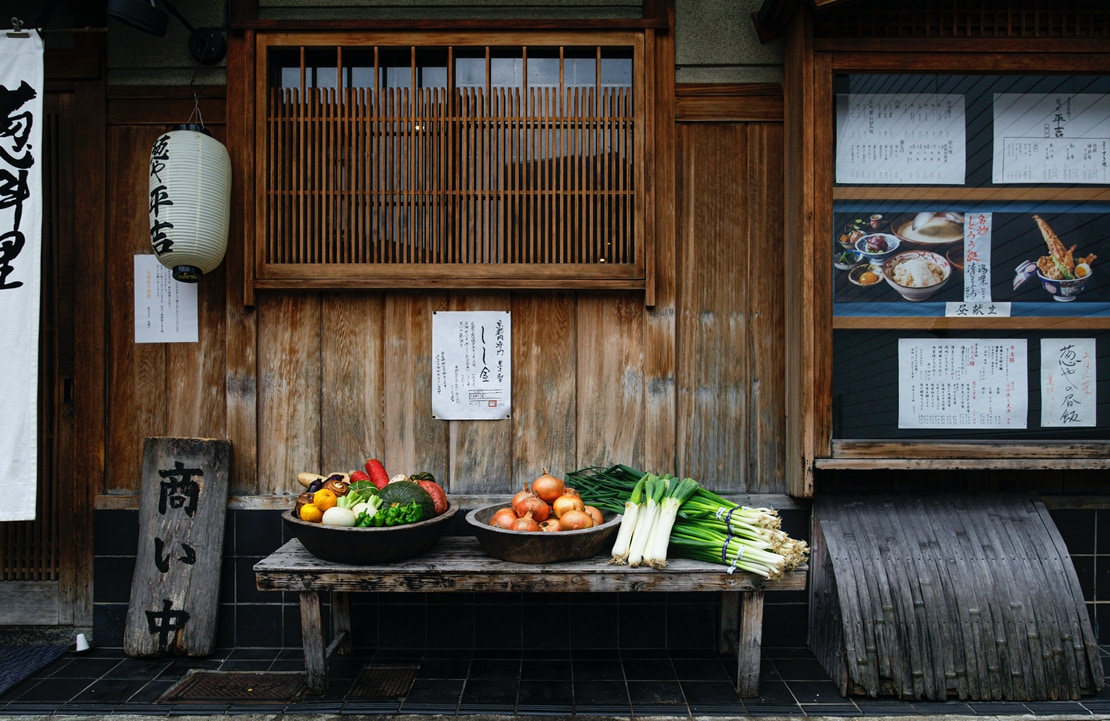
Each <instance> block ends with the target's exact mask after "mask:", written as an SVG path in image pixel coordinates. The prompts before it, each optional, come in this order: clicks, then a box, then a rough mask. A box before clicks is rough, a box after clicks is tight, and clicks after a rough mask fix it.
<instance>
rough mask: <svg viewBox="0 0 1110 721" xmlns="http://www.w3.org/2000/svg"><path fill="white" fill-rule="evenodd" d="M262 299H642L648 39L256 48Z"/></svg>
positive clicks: (265, 42) (428, 40)
mask: <svg viewBox="0 0 1110 721" xmlns="http://www.w3.org/2000/svg"><path fill="white" fill-rule="evenodd" d="M259 43H260V46H259V52H258V58H259V60H258V62H259V65H258V70H259V76H260V78H264V79H265V80H264V82H260V83H259V86H260V90H259V93H260V95H259V97H258V99H257V107H258V108H259V112H257V114H256V118H257V133H256V138H257V146H256V153H255V158H256V160H255V162H256V177H255V189H256V197H257V203H258V204H257V215H256V218H255V228H256V235H255V252H254V260H255V266H254V269H255V273H254V279H255V282H254V285H255V287H256V288H288V287H340V288H341V287H427V286H446V287H502V288H516V287H535V286H541V287H565V288H586V287H592V288H644V287H645V271H644V268H645V256H646V249H645V235H646V233H645V224H644V213H645V208H646V207H647V205H648V204H647V203H646V202H645V197H646V194H647V188H646V180H645V179H646V178H647V177H650V174H649V173H646V172H645V168H644V165H645V163H644V158H645V150H644V147H645V146H644V137H645V125H646V123H645V120H644V119H645V117H647V105H648V103H647V98H648V95H649V93H648V92H647V90H646V86H647V85H648V84H647V83H646V82H645V77H644V73H645V71H644V39H643V34H642V33H637V32H617V33H604V34H598V33H592V34H587V33H581V34H575V33H559V34H558V35H557V36H553V35H552V34H550V33H548V34H544V35H537V36H536V37H531V36H527V35H522V34H520V33H515V34H514V35H513V36H512V37H511V38H510V37H508V36H501V37H490V36H489V35H488V34H487V35H485V36H483V37H477V38H474V39H469V38H466V37H465V34H462V37H460V34H459V33H454V34H452V35H451V36H450V37H447V36H440V35H435V34H429V33H421V34H419V35H416V34H408V35H404V36H402V35H396V34H393V35H382V36H373V37H372V36H359V37H358V38H357V39H356V40H355V41H352V39H351V37H350V36H344V38H343V42H338V43H337V42H336V38H335V37H334V36H329V35H326V34H321V35H299V36H295V37H291V36H287V35H280V36H278V35H275V36H273V37H262V38H260V40H259Z"/></svg>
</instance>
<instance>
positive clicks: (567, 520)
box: [559, 510, 594, 531]
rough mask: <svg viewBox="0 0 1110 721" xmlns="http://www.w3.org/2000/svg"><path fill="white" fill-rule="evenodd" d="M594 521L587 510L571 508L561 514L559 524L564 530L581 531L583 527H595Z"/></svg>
mask: <svg viewBox="0 0 1110 721" xmlns="http://www.w3.org/2000/svg"><path fill="white" fill-rule="evenodd" d="M593 525H594V522H593V519H592V518H590V515H589V514H588V513H586V512H585V511H579V510H570V511H567V512H566V513H564V514H563V515H561V516H559V526H560V528H562V529H563V530H564V531H580V530H582V529H583V528H593Z"/></svg>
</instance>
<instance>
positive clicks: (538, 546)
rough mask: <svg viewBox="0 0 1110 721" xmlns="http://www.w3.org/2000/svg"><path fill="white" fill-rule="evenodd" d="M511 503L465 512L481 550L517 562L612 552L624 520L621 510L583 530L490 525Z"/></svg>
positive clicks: (569, 558)
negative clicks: (515, 528) (531, 529)
mask: <svg viewBox="0 0 1110 721" xmlns="http://www.w3.org/2000/svg"><path fill="white" fill-rule="evenodd" d="M508 505H509V504H508V503H505V502H502V503H494V504H492V505H489V506H482V507H481V508H475V509H474V510H473V511H470V512H469V513H467V514H466V522H467V523H468V524H470V527H471V530H473V531H474V536H475V537H476V538H477V539H478V543H479V544H480V545H481V546H482V550H483V551H485V552H486V553H487V554H489V555H490V556H493V557H494V558H499V559H501V560H502V561H512V562H514V563H558V562H559V561H577V560H579V559H583V558H591V557H592V556H596V555H597V554H599V553H609V552H610V551H612V550H613V543H614V542H615V541H616V537H617V529H618V528H619V527H620V524H621V516H620V514H618V513H606V512H602V517H603V518H604V519H605V522H604V523H602V524H601V525H600V526H594V527H593V528H584V529H582V530H581V531H556V532H552V533H544V532H542V531H537V532H526V531H506V530H505V529H503V528H494V527H493V526H491V525H489V519H491V518H493V514H494V513H496V512H497V510H498V509H500V508H506V507H508Z"/></svg>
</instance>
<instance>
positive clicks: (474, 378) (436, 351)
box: [432, 311, 513, 420]
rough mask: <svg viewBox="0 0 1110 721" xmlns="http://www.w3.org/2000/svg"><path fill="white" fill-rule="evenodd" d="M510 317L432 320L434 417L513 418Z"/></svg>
mask: <svg viewBox="0 0 1110 721" xmlns="http://www.w3.org/2000/svg"><path fill="white" fill-rule="evenodd" d="M510 320H511V318H510V315H509V313H508V312H507V311H438V312H436V313H433V314H432V415H433V416H434V417H436V418H439V419H441V420H501V419H505V418H509V417H510V415H511V414H512V377H513V372H512V371H513V369H512V323H511V322H510Z"/></svg>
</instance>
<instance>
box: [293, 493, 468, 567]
mask: <svg viewBox="0 0 1110 721" xmlns="http://www.w3.org/2000/svg"><path fill="white" fill-rule="evenodd" d="M458 511H459V504H458V503H457V502H455V501H450V502H449V504H448V507H447V510H446V511H444V512H443V513H441V514H439V515H438V516H436V517H435V518H429V519H428V520H426V521H420V522H419V523H408V524H405V525H403V526H382V527H380V528H341V527H337V526H325V525H322V524H319V523H309V522H307V521H302V520H301V519H299V518H297V517H296V516H295V515H293V511H286V512H285V513H283V514H282V515H281V518H282V520H284V521H285V522H286V523H287V524H288V525H289V527H290V529H291V530H292V532H293V535H295V536H296V537H297V540H298V541H300V542H301V544H302V545H303V546H304V547H305V549H307V550H308V552H309V553H311V554H312V555H313V556H316V557H317V558H322V559H324V560H325V561H335V562H336V563H350V564H352V565H355V566H359V565H364V564H367V563H389V562H391V561H400V560H401V559H404V558H412V557H413V556H419V555H420V554H422V553H427V552H428V551H430V550H432V546H434V545H436V541H438V540H439V539H440V536H442V535H443V533H444V531H446V530H447V527H448V526H449V525H450V521H451V518H452V517H453V516H454V515H455V514H456V513H458Z"/></svg>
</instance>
